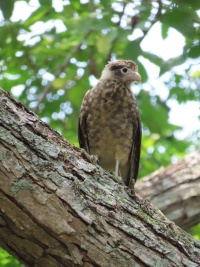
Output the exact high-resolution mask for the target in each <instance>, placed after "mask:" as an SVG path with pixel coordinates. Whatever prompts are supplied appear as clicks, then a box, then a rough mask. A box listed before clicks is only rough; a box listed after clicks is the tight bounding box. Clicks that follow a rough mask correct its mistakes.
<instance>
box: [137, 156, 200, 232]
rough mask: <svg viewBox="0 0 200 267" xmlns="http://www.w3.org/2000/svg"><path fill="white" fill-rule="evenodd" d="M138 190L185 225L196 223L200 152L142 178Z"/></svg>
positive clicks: (198, 216) (199, 218)
mask: <svg viewBox="0 0 200 267" xmlns="http://www.w3.org/2000/svg"><path fill="white" fill-rule="evenodd" d="M135 189H136V192H137V193H138V194H139V195H140V196H141V197H144V198H148V199H149V200H150V201H151V202H152V203H153V204H155V205H156V206H157V207H158V208H159V209H160V210H161V211H162V212H163V213H164V214H165V215H166V216H167V217H168V218H169V219H170V220H172V221H174V222H175V223H176V224H177V225H179V226H180V227H181V228H183V229H185V230H187V229H188V228H189V227H191V226H194V225H195V224H197V223H199V222H200V151H196V152H193V153H191V154H190V155H188V156H186V157H185V158H184V159H183V160H181V161H179V162H178V163H176V164H172V165H170V166H169V167H167V168H166V169H164V168H161V169H160V170H158V171H156V172H154V173H152V174H151V175H149V176H147V177H145V178H143V179H141V180H140V181H138V182H137V183H136V187H135Z"/></svg>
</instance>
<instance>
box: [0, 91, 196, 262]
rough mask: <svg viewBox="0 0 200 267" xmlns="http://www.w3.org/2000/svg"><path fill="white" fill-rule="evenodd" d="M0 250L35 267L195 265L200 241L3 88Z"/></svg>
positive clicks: (0, 95)
mask: <svg viewBox="0 0 200 267" xmlns="http://www.w3.org/2000/svg"><path fill="white" fill-rule="evenodd" d="M0 114H1V116H0V151H1V154H0V246H2V247H3V248H4V249H5V250H7V251H8V252H9V253H11V254H12V255H14V256H15V257H17V258H18V259H19V260H20V261H21V262H23V263H24V264H27V265H28V266H35V267H37V266H38V267H39V266H40V267H44V266H49V267H55V266H56V267H64V266H84V267H92V266H94V267H97V266H98V267H99V266H102V267H108V266H109V267H112V266H115V267H121V266H123V267H130V266H178V267H183V266H184V267H186V266H188V267H197V266H198V264H199V261H200V243H199V242H198V241H197V240H195V239H193V238H192V237H191V236H190V235H189V234H187V233H186V232H184V231H183V230H182V229H180V228H179V227H177V226H176V225H175V224H174V223H172V222H170V221H169V220H168V219H167V218H166V217H165V216H164V215H163V214H162V213H161V212H160V211H159V210H158V209H157V208H156V207H154V206H153V205H151V204H150V203H149V202H148V201H144V200H142V199H139V198H137V197H136V198H134V199H133V198H132V197H131V196H129V195H128V194H127V192H126V189H125V188H124V186H123V185H120V184H116V183H115V181H114V180H113V179H112V177H113V176H112V175H111V174H109V173H108V172H106V171H104V170H103V169H102V168H100V167H99V166H97V165H95V164H94V163H92V162H89V161H88V159H90V157H86V158H85V159H84V158H83V155H85V154H83V155H82V154H81V150H80V149H78V148H76V147H72V146H71V145H70V144H69V143H68V142H66V141H65V140H64V139H63V138H62V136H60V135H59V134H58V133H57V132H56V131H54V130H52V129H51V128H50V127H49V126H48V125H46V124H45V123H44V122H42V121H41V120H39V119H38V118H37V117H36V116H35V115H34V114H33V113H32V112H30V111H29V110H27V109H26V108H25V107H24V106H23V105H22V104H21V103H19V102H18V101H16V100H14V99H13V98H12V97H11V96H9V95H8V94H7V93H5V92H3V91H2V90H0Z"/></svg>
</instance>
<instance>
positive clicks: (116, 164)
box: [115, 159, 119, 178]
mask: <svg viewBox="0 0 200 267" xmlns="http://www.w3.org/2000/svg"><path fill="white" fill-rule="evenodd" d="M118 174H119V160H118V159H116V163H115V178H117V177H118Z"/></svg>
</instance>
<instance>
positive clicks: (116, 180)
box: [113, 174, 124, 184]
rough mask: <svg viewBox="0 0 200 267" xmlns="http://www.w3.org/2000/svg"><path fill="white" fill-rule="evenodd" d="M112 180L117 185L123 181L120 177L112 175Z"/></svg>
mask: <svg viewBox="0 0 200 267" xmlns="http://www.w3.org/2000/svg"><path fill="white" fill-rule="evenodd" d="M113 180H114V181H115V182H117V183H118V184H124V181H123V179H122V177H121V176H119V175H116V174H115V175H113Z"/></svg>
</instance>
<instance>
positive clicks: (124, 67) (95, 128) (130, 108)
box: [78, 60, 141, 187]
mask: <svg viewBox="0 0 200 267" xmlns="http://www.w3.org/2000/svg"><path fill="white" fill-rule="evenodd" d="M140 79H141V78H140V76H139V74H138V73H137V65H136V64H135V63H134V62H133V61H131V60H119V61H116V62H109V63H108V64H107V65H106V66H105V68H104V70H103V72H102V76H101V78H100V80H99V82H98V84H97V85H96V86H95V87H93V88H92V89H91V90H89V91H88V92H87V93H86V95H85V97H84V99H83V102H82V106H81V110H80V117H79V133H78V134H79V143H80V147H82V148H84V149H85V150H86V151H87V152H88V153H89V154H91V155H98V157H99V164H100V165H101V166H102V167H103V168H105V169H106V170H108V171H110V172H113V171H116V166H117V165H118V164H119V166H117V167H119V169H117V172H118V175H120V176H121V177H122V178H123V180H124V183H125V184H126V185H127V186H130V187H132V183H133V180H136V178H137V174H138V168H139V158H140V145H141V123H140V116H139V111H138V107H137V104H136V100H135V97H134V95H133V93H132V91H131V90H130V84H131V83H132V82H133V81H134V80H137V81H139V80H140ZM133 184H134V183H133Z"/></svg>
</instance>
